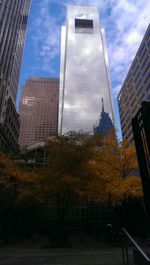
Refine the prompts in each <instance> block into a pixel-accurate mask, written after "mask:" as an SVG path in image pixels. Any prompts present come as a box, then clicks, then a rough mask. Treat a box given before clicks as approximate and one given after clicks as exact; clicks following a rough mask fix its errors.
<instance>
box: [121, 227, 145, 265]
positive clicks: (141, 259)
mask: <svg viewBox="0 0 150 265" xmlns="http://www.w3.org/2000/svg"><path fill="white" fill-rule="evenodd" d="M121 232H122V233H123V236H122V259H123V264H124V265H130V262H129V252H128V246H129V244H128V242H129V243H130V245H132V247H133V258H134V262H136V263H135V264H139V265H147V264H150V258H149V256H148V255H147V254H146V253H145V252H144V250H143V249H142V248H141V247H140V246H139V245H138V243H137V242H136V241H135V240H134V239H133V237H132V236H131V235H130V234H129V233H128V232H127V230H126V229H125V228H124V227H122V228H121ZM126 239H128V242H127V240H126Z"/></svg>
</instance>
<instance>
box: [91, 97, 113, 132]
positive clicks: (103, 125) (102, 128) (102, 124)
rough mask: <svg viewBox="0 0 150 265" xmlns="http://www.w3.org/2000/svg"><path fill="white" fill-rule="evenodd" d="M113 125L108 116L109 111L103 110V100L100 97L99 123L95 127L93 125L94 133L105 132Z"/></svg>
mask: <svg viewBox="0 0 150 265" xmlns="http://www.w3.org/2000/svg"><path fill="white" fill-rule="evenodd" d="M113 128H114V125H113V123H112V121H111V118H110V117H109V113H107V112H105V110H104V101H103V98H102V111H101V115H100V119H99V125H98V126H97V127H95V126H94V129H93V130H94V132H95V133H106V132H107V131H109V130H110V129H113Z"/></svg>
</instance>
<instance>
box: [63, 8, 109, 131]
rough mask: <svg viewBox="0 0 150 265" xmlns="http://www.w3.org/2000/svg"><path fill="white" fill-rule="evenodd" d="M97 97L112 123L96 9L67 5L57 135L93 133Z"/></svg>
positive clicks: (104, 46)
mask: <svg viewBox="0 0 150 265" xmlns="http://www.w3.org/2000/svg"><path fill="white" fill-rule="evenodd" d="M101 98H103V99H104V103H105V110H106V112H107V113H109V115H110V117H111V119H112V121H113V123H114V112H113V103H112V96H111V85H110V79H109V74H108V59H107V51H106V45H105V37H104V30H103V29H102V28H101V27H100V23H99V13H98V10H97V8H93V7H85V6H84V7H81V6H80V7H77V6H75V7H74V6H69V7H68V13H67V25H66V27H64V26H63V27H62V35H61V73H60V97H59V101H60V102H59V132H60V133H65V132H67V131H72V130H73V131H79V130H83V131H87V132H92V131H93V125H94V124H95V123H96V121H98V120H99V115H100V112H101Z"/></svg>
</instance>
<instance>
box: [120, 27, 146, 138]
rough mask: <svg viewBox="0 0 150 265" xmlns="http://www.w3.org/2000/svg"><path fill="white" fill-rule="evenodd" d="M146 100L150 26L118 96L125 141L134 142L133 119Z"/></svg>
mask: <svg viewBox="0 0 150 265" xmlns="http://www.w3.org/2000/svg"><path fill="white" fill-rule="evenodd" d="M145 100H150V25H149V26H148V28H147V31H146V33H145V36H144V38H143V40H142V42H141V44H140V47H139V49H138V51H137V54H136V56H135V58H134V60H133V62H132V65H131V67H130V69H129V72H128V74H127V77H126V79H125V81H124V83H123V85H122V88H121V90H120V92H119V95H118V105H119V113H120V120H121V128H122V136H123V139H126V140H128V141H130V142H132V141H133V132H132V125H131V119H132V118H133V117H134V116H135V114H136V113H137V111H138V109H139V108H140V106H141V102H142V101H145Z"/></svg>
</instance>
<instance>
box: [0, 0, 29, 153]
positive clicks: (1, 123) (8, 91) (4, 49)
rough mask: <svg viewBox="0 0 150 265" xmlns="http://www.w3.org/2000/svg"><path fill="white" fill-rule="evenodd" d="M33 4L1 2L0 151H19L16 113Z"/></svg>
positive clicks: (3, 0)
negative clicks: (30, 12) (19, 82)
mask: <svg viewBox="0 0 150 265" xmlns="http://www.w3.org/2000/svg"><path fill="white" fill-rule="evenodd" d="M29 6H30V0H24V1H20V0H2V1H0V148H1V149H3V148H4V147H6V146H7V147H8V146H9V147H10V148H11V149H13V150H14V149H16V147H17V141H18V136H19V116H18V114H17V112H16V109H15V104H16V95H17V88H18V80H19V72H20V66H21V59H22V53H23V47H24V42H25V33H26V27H27V20H28V12H29Z"/></svg>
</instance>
